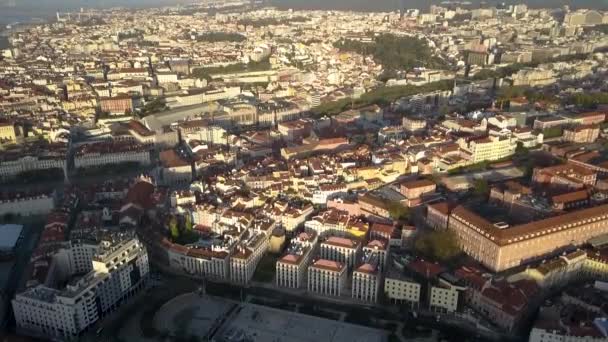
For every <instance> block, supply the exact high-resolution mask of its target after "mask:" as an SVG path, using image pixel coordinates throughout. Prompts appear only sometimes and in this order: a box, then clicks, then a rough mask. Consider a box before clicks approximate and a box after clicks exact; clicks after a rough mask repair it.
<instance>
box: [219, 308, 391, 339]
mask: <svg viewBox="0 0 608 342" xmlns="http://www.w3.org/2000/svg"><path fill="white" fill-rule="evenodd" d="M387 338H388V337H387V333H386V332H385V331H383V330H378V329H372V328H367V327H363V326H358V325H353V324H348V323H344V322H339V321H334V320H329V319H324V318H319V317H314V316H308V315H304V314H299V313H294V312H288V311H283V310H278V309H273V308H269V307H266V306H260V305H255V304H246V305H243V306H241V307H239V308H238V309H237V310H236V311H235V312H234V314H233V315H232V317H231V318H230V320H228V321H227V322H226V324H225V325H223V326H222V327H221V329H220V330H219V331H218V332H217V334H216V335H215V336H214V338H213V341H216V342H236V341H252V342H255V341H259V342H266V341H273V342H291V341H301V342H319V341H327V342H342V341H347V342H376V341H378V342H380V341H387Z"/></svg>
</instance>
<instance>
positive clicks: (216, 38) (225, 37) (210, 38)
mask: <svg viewBox="0 0 608 342" xmlns="http://www.w3.org/2000/svg"><path fill="white" fill-rule="evenodd" d="M245 40H247V37H245V36H243V35H242V34H239V33H232V32H207V33H203V34H201V35H198V36H196V41H198V42H209V43H216V42H235V43H240V42H243V41H245Z"/></svg>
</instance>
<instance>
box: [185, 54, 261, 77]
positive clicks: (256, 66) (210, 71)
mask: <svg viewBox="0 0 608 342" xmlns="http://www.w3.org/2000/svg"><path fill="white" fill-rule="evenodd" d="M271 68H272V65H271V64H270V62H269V60H268V59H266V60H263V61H260V62H253V61H252V62H249V63H238V64H231V65H227V66H222V67H212V68H195V69H193V70H192V76H193V77H196V78H198V79H201V80H202V79H206V80H208V81H210V80H211V75H216V74H231V73H237V72H247V71H266V70H270V69H271Z"/></svg>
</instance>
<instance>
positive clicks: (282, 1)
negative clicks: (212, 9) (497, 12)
mask: <svg viewBox="0 0 608 342" xmlns="http://www.w3.org/2000/svg"><path fill="white" fill-rule="evenodd" d="M193 1H194V0H0V24H9V23H13V22H16V21H27V18H31V17H49V16H52V15H53V14H54V13H55V11H58V10H70V9H71V10H78V9H79V8H81V7H84V8H93V7H94V8H107V7H116V6H123V7H152V6H162V5H174V4H177V3H191V2H193ZM441 1H443V0H270V2H271V3H272V4H273V5H276V6H278V7H280V8H293V9H322V10H331V9H336V10H356V11H392V10H396V9H398V8H400V7H401V3H402V2H403V3H404V4H405V7H406V8H421V9H428V8H429V6H430V4H431V3H440V2H441ZM469 1H471V2H473V3H479V2H480V1H481V0H469ZM502 1H504V2H506V3H522V2H525V3H528V4H529V5H531V6H533V7H560V6H563V5H565V4H567V5H570V6H571V7H573V8H581V7H582V8H597V9H603V10H608V0H486V2H487V3H488V4H497V3H499V2H502Z"/></svg>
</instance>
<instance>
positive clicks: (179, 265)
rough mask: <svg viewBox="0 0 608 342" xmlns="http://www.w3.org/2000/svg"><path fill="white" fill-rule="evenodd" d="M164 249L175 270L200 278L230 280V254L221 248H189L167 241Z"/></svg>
mask: <svg viewBox="0 0 608 342" xmlns="http://www.w3.org/2000/svg"><path fill="white" fill-rule="evenodd" d="M163 247H164V248H166V250H167V254H168V259H169V266H170V267H171V268H173V269H176V270H180V271H183V272H185V273H187V274H190V275H193V276H198V277H205V278H212V279H218V280H228V279H230V275H229V272H230V253H229V252H228V250H226V249H225V248H223V247H221V246H211V247H210V248H188V247H185V246H181V245H177V244H172V243H170V242H169V241H166V240H165V241H163Z"/></svg>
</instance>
